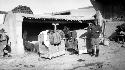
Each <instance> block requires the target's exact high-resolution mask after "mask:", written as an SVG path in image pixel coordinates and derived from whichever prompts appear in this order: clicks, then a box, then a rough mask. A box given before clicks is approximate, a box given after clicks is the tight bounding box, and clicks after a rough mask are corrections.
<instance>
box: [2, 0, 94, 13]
mask: <svg viewBox="0 0 125 70" xmlns="http://www.w3.org/2000/svg"><path fill="white" fill-rule="evenodd" d="M18 5H25V6H28V7H30V8H31V10H32V11H33V13H34V14H43V13H52V12H59V11H65V10H71V9H77V8H82V7H87V6H92V4H91V2H90V0H0V11H10V10H12V9H13V8H14V7H17V6H18Z"/></svg>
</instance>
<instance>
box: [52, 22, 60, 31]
mask: <svg viewBox="0 0 125 70" xmlns="http://www.w3.org/2000/svg"><path fill="white" fill-rule="evenodd" d="M52 25H54V31H56V30H57V25H59V24H58V23H53V24H52Z"/></svg>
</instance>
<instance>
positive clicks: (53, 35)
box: [38, 30, 65, 59]
mask: <svg viewBox="0 0 125 70" xmlns="http://www.w3.org/2000/svg"><path fill="white" fill-rule="evenodd" d="M61 36H62V35H61V33H60V31H59V30H56V31H53V30H50V31H49V30H46V31H42V32H41V33H40V34H39V35H38V41H39V53H40V57H44V58H49V59H51V58H52V57H56V56H60V55H63V54H65V42H64V40H63V38H62V37H61Z"/></svg>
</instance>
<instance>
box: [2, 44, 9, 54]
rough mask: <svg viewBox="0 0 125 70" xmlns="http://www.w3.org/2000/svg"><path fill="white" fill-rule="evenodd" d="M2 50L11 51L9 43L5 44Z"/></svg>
mask: <svg viewBox="0 0 125 70" xmlns="http://www.w3.org/2000/svg"><path fill="white" fill-rule="evenodd" d="M3 50H7V51H8V53H10V52H11V47H10V46H9V45H6V47H5V48H4V49H3Z"/></svg>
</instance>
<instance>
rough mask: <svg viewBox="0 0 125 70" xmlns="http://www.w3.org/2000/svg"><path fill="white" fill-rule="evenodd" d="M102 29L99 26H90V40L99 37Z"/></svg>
mask: <svg viewBox="0 0 125 70" xmlns="http://www.w3.org/2000/svg"><path fill="white" fill-rule="evenodd" d="M101 31H102V29H101V27H100V25H96V26H95V25H93V26H92V38H98V37H99V36H100V33H101Z"/></svg>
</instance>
